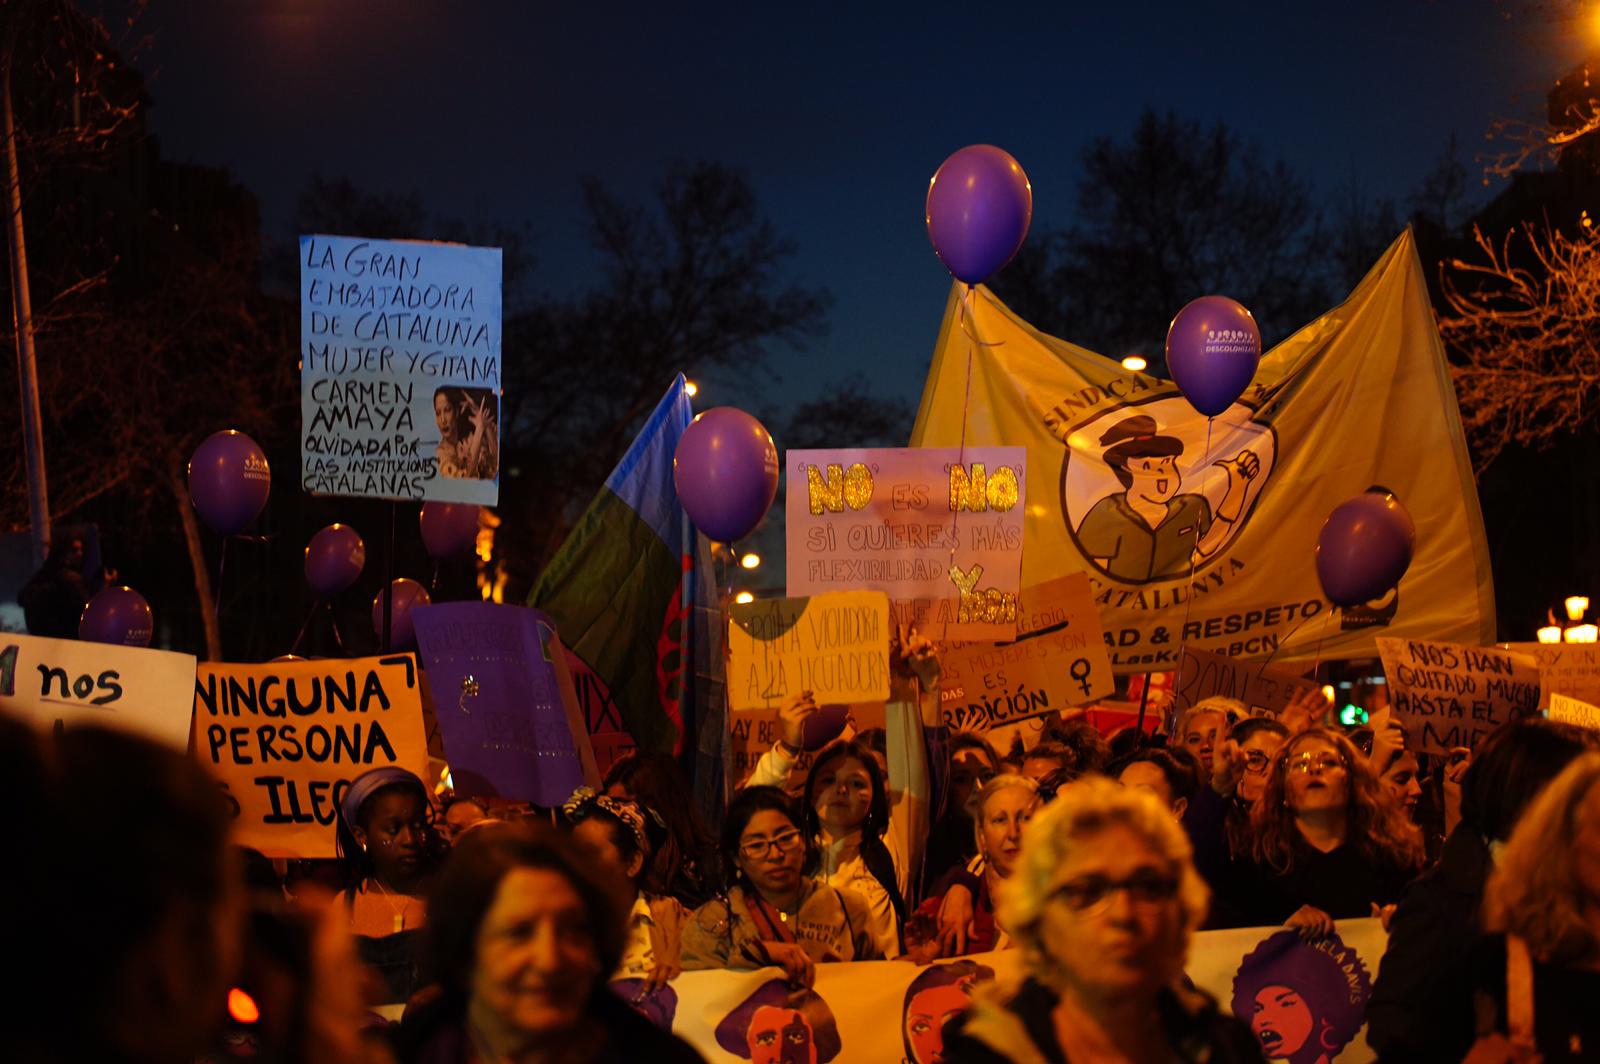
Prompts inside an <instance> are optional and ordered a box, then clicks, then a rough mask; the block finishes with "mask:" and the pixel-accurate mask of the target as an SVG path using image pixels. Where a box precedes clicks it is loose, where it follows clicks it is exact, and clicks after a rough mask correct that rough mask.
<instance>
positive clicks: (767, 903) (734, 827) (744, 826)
mask: <svg viewBox="0 0 1600 1064" xmlns="http://www.w3.org/2000/svg"><path fill="white" fill-rule="evenodd" d="M798 820H799V818H798V817H797V816H796V815H795V810H794V806H793V804H792V803H791V802H790V801H789V797H788V795H786V794H784V793H783V792H782V791H780V790H779V789H778V788H776V787H746V788H745V789H744V790H742V791H740V792H739V793H738V794H737V795H736V796H735V797H734V799H733V801H732V802H730V803H729V805H728V813H727V817H726V818H725V819H724V820H723V823H722V856H723V862H724V866H725V867H727V868H729V869H732V870H733V882H731V883H730V884H729V886H728V890H727V892H726V894H724V895H723V896H722V897H719V898H713V899H712V900H710V901H708V902H706V903H705V904H704V905H702V906H700V908H698V909H696V910H695V911H694V912H693V913H692V914H690V916H689V919H688V921H687V922H686V923H685V924H684V927H683V939H682V955H681V960H682V963H683V967H684V969H685V970H686V971H692V970H695V969H700V968H736V969H753V968H765V967H768V966H773V965H775V966H777V967H779V968H782V969H783V970H784V972H785V973H786V974H787V975H788V977H789V979H790V980H791V981H793V982H795V983H799V984H801V985H803V986H810V985H811V982H812V980H813V979H814V978H815V977H816V965H817V964H818V963H821V962H827V961H865V960H878V959H880V958H881V957H882V956H883V953H882V951H881V950H879V948H878V946H877V943H876V941H875V940H874V938H873V935H872V914H871V912H870V910H869V909H868V907H867V903H866V900H865V899H863V898H862V897H861V896H860V895H859V894H857V893H855V892H854V891H852V890H850V889H848V888H841V887H835V886H830V885H829V884H828V883H826V882H824V881H821V880H818V879H814V878H812V877H811V876H808V875H806V865H807V862H808V860H809V858H810V856H811V853H810V845H809V843H808V841H807V839H806V835H805V832H803V831H802V830H801V829H800V824H799V823H798Z"/></svg>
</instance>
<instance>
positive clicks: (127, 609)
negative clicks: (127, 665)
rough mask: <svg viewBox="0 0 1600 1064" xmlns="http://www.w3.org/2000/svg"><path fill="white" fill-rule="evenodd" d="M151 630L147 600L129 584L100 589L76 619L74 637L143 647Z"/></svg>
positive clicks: (151, 623)
mask: <svg viewBox="0 0 1600 1064" xmlns="http://www.w3.org/2000/svg"><path fill="white" fill-rule="evenodd" d="M154 631H155V618H154V617H152V616H151V615H150V603H148V602H146V601H145V600H144V596H143V595H141V594H139V593H138V592H137V591H135V590H134V589H133V588H131V587H107V588H102V589H101V590H100V591H99V592H98V593H97V594H96V595H95V596H94V598H92V599H90V600H89V604H88V605H86V606H84V607H83V616H82V617H80V618H79V619H78V638H79V639H86V640H88V641H89V642H91V643H115V644H117V645H118V646H125V647H147V646H149V645H150V636H151V634H152V633H153V632H154Z"/></svg>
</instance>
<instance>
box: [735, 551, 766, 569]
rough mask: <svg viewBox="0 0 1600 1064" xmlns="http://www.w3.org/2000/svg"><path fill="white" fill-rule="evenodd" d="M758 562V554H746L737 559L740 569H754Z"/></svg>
mask: <svg viewBox="0 0 1600 1064" xmlns="http://www.w3.org/2000/svg"><path fill="white" fill-rule="evenodd" d="M760 564H761V555H759V554H746V555H745V556H744V557H743V558H740V559H739V567H740V568H741V569H754V568H757V567H758V566H760Z"/></svg>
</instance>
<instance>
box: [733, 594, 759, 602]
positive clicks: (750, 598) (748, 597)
mask: <svg viewBox="0 0 1600 1064" xmlns="http://www.w3.org/2000/svg"><path fill="white" fill-rule="evenodd" d="M755 600H756V597H755V596H754V595H752V594H750V592H748V591H741V592H739V593H738V594H737V595H735V596H733V601H735V602H737V603H739V604H741V605H743V604H744V603H746V602H754V601H755Z"/></svg>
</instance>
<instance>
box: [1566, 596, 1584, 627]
mask: <svg viewBox="0 0 1600 1064" xmlns="http://www.w3.org/2000/svg"><path fill="white" fill-rule="evenodd" d="M1566 606H1567V620H1569V621H1581V620H1583V615H1584V614H1585V613H1587V612H1588V610H1589V600H1588V599H1587V598H1585V597H1584V596H1582V595H1571V596H1569V597H1568V598H1567V602H1566Z"/></svg>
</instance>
